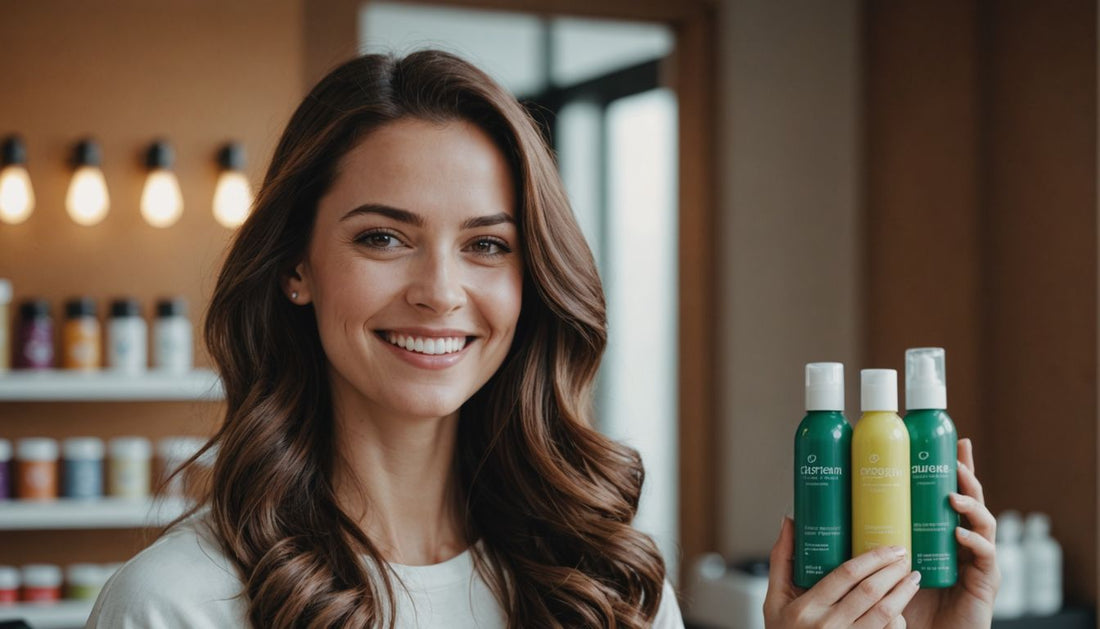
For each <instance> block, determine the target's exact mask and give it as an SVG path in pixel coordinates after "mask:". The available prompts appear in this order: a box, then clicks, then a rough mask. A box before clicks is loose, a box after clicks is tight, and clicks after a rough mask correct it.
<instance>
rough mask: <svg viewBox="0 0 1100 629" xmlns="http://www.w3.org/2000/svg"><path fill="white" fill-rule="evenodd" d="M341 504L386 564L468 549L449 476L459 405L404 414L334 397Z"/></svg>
mask: <svg viewBox="0 0 1100 629" xmlns="http://www.w3.org/2000/svg"><path fill="white" fill-rule="evenodd" d="M333 398H334V399H333V411H334V412H333V418H334V422H335V426H334V428H335V434H334V438H335V440H336V451H337V453H338V456H339V458H338V461H337V464H336V465H335V466H334V468H333V477H334V478H333V484H334V486H335V490H336V496H337V500H338V502H339V504H340V507H341V508H343V509H344V512H345V513H347V514H348V516H349V517H351V518H352V519H354V520H355V521H357V522H358V523H359V526H360V528H361V529H362V531H363V532H364V533H365V534H366V536H367V537H368V538H369V539H370V540H371V541H372V542H373V543H374V544H375V545H376V546H377V547H378V549H379V551H380V552H381V554H382V556H383V557H384V558H385V559H386V560H387V561H389V562H391V563H398V564H407V565H427V564H434V563H439V562H442V561H446V560H447V559H450V558H452V557H454V556H456V555H458V554H459V553H461V552H462V551H463V550H465V548H466V546H467V542H466V540H465V539H464V535H463V534H462V526H461V519H460V517H459V515H458V514H459V509H458V505H457V495H456V491H455V483H454V473H453V467H454V450H455V439H456V435H457V429H458V412H457V411H456V412H454V413H452V414H450V415H447V416H444V417H436V418H423V417H408V416H402V415H400V414H397V413H393V412H391V411H388V410H386V409H380V408H377V407H373V406H372V405H370V404H369V403H368V402H367V401H365V400H363V399H362V398H361V397H359V396H354V395H352V396H341V395H334V396H333Z"/></svg>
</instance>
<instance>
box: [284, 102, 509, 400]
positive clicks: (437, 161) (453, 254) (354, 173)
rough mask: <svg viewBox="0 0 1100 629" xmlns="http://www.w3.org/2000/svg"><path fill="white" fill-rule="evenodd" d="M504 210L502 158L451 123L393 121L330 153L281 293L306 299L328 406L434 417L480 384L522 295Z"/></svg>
mask: <svg viewBox="0 0 1100 629" xmlns="http://www.w3.org/2000/svg"><path fill="white" fill-rule="evenodd" d="M515 204H516V200H515V193H514V186H513V181H512V175H511V171H510V168H509V166H508V162H507V161H506V159H505V157H504V155H503V154H502V153H501V152H500V150H499V149H497V147H496V145H495V144H494V143H493V141H492V140H491V139H490V138H489V136H488V135H487V134H486V133H485V132H484V131H482V130H481V129H480V128H479V127H477V126H476V125H473V124H470V123H467V122H464V121H453V122H447V123H431V122H425V121H422V120H416V119H404V120H399V121H397V122H394V123H390V124H387V125H385V126H383V127H381V128H379V129H376V130H375V131H373V132H371V133H370V134H369V135H368V136H367V137H366V139H364V140H363V141H362V142H361V143H360V144H359V145H358V146H356V147H355V148H354V149H352V150H351V151H350V152H349V153H348V154H347V155H346V156H344V158H343V160H342V161H341V162H340V164H339V166H338V171H337V174H336V179H335V182H334V183H333V185H332V187H331V189H330V190H329V191H328V193H327V194H325V196H324V197H322V198H321V200H320V202H319V204H318V209H317V217H316V219H315V223H314V227H313V233H312V236H311V239H310V243H309V250H308V252H307V256H306V259H305V260H304V261H303V262H302V264H300V265H299V266H298V267H297V268H296V269H295V270H296V272H297V277H292V278H291V279H290V280H289V285H288V287H287V288H288V292H291V291H297V292H298V293H299V294H298V297H297V300H296V302H297V303H298V304H304V303H307V302H310V301H311V302H312V303H313V305H314V309H315V312H316V315H317V325H318V329H319V331H320V335H321V343H322V345H323V346H324V350H325V354H326V355H327V357H328V361H329V365H330V370H329V371H330V375H331V378H332V383H333V387H334V394H335V395H336V396H337V398H338V399H340V398H343V397H345V396H352V397H355V396H358V400H357V402H356V404H357V405H359V404H361V405H362V408H364V409H365V410H367V411H368V412H382V413H390V414H398V415H405V416H415V417H424V418H428V417H442V416H444V415H448V414H450V413H452V412H454V411H456V410H458V408H459V407H460V406H461V405H462V404H463V403H464V402H466V400H468V399H469V398H470V397H471V396H472V395H473V394H474V393H475V392H476V391H477V390H478V389H480V388H481V386H482V385H484V384H485V382H486V381H488V380H489V378H490V377H491V376H492V375H493V373H494V372H496V370H497V368H498V367H500V365H501V363H502V362H503V361H504V357H505V355H506V354H507V353H508V349H509V347H510V346H511V343H512V337H513V335H514V333H515V329H516V321H517V320H518V318H519V311H520V305H521V299H522V295H521V291H522V285H523V265H522V254H521V251H520V245H521V243H520V241H519V232H518V230H517V227H516V223H515V221H516V216H515Z"/></svg>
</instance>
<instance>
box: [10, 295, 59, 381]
mask: <svg viewBox="0 0 1100 629" xmlns="http://www.w3.org/2000/svg"><path fill="white" fill-rule="evenodd" d="M53 358H54V356H53V317H52V316H50V302H48V301H46V300H44V299H29V300H27V301H25V302H23V305H22V306H20V307H19V337H18V340H17V341H16V345H15V366H16V367H17V368H19V369H52V368H53V364H54V363H53Z"/></svg>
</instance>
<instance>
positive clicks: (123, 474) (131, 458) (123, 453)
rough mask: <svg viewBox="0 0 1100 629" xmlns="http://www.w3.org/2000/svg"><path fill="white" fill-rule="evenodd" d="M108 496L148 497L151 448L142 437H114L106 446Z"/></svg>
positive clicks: (147, 441)
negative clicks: (109, 455) (107, 453)
mask: <svg viewBox="0 0 1100 629" xmlns="http://www.w3.org/2000/svg"><path fill="white" fill-rule="evenodd" d="M108 450H109V451H110V454H111V461H110V465H109V466H108V467H109V474H108V476H109V480H108V484H109V490H110V492H109V493H110V495H112V496H116V497H119V498H147V497H149V485H150V482H151V481H150V476H151V474H150V468H151V463H150V462H151V459H152V454H153V447H152V445H150V444H149V440H148V439H146V438H144V437H115V438H114V439H111V441H110V443H109V444H108Z"/></svg>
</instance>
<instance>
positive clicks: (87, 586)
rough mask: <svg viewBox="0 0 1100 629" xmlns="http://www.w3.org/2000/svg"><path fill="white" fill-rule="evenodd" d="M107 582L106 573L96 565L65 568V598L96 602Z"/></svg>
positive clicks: (83, 564)
mask: <svg viewBox="0 0 1100 629" xmlns="http://www.w3.org/2000/svg"><path fill="white" fill-rule="evenodd" d="M106 582H107V575H106V571H105V570H104V569H103V567H102V566H99V565H96V564H94V563H74V564H72V565H70V566H68V567H67V568H65V598H67V599H70V600H74V601H94V600H95V599H96V598H97V597H99V591H100V590H102V589H103V584H104V583H106Z"/></svg>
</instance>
